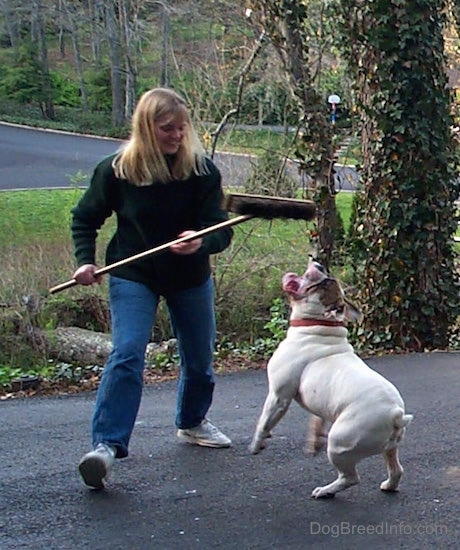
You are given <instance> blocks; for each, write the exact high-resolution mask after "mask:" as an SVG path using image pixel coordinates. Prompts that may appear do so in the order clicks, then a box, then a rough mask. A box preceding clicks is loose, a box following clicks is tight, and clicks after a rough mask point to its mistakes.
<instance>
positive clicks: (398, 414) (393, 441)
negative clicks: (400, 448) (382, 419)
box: [385, 407, 414, 450]
mask: <svg viewBox="0 0 460 550" xmlns="http://www.w3.org/2000/svg"><path fill="white" fill-rule="evenodd" d="M413 418H414V417H413V415H412V414H405V412H404V409H402V408H401V407H398V408H397V409H395V410H394V412H393V415H392V427H393V430H392V433H391V435H390V437H389V439H388V441H387V443H386V445H385V450H388V449H391V448H392V447H395V446H396V445H398V443H400V442H401V441H402V438H403V437H404V432H405V431H406V427H407V426H409V424H410V423H411V421H412V419H413Z"/></svg>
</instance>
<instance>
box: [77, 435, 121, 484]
mask: <svg viewBox="0 0 460 550" xmlns="http://www.w3.org/2000/svg"><path fill="white" fill-rule="evenodd" d="M115 454H116V451H115V449H114V448H113V447H110V446H109V445H106V444H105V443H99V445H97V447H96V448H95V449H94V451H90V452H89V453H86V454H85V455H84V456H83V457H82V459H81V460H80V462H79V464H78V471H79V472H80V475H81V477H82V479H83V481H84V483H85V485H87V486H88V487H91V488H92V489H103V488H104V487H105V482H106V479H107V477H108V475H109V472H110V469H111V468H112V466H113V463H114V462H115Z"/></svg>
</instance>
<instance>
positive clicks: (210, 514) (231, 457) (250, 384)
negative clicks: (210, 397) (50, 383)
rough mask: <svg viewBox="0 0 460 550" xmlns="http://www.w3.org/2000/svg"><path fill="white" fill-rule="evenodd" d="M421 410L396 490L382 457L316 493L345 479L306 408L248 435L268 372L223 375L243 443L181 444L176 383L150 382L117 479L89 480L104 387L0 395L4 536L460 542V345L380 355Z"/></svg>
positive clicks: (78, 545) (374, 544)
mask: <svg viewBox="0 0 460 550" xmlns="http://www.w3.org/2000/svg"><path fill="white" fill-rule="evenodd" d="M369 363H370V364H371V366H373V367H374V368H375V369H376V370H377V371H379V372H381V373H382V374H384V375H385V376H386V377H387V378H389V379H390V380H391V381H392V382H394V383H395V384H396V385H397V387H398V388H399V389H400V391H401V393H402V395H403V397H404V399H405V401H406V407H407V411H408V412H410V413H413V414H414V417H415V418H414V421H413V422H412V424H411V425H410V427H409V429H408V431H407V436H406V439H405V441H404V444H403V446H402V449H401V462H402V463H403V466H404V467H405V470H406V474H405V477H404V478H403V481H402V484H401V491H400V492H399V493H398V494H394V495H389V494H385V493H382V492H381V491H380V490H379V484H380V482H381V481H382V480H383V479H385V473H386V472H385V468H384V464H383V460H382V459H381V458H380V457H378V456H376V457H372V458H369V459H367V460H365V461H363V462H362V463H361V465H360V467H359V472H360V474H361V484H360V485H358V486H356V487H352V488H350V489H348V490H347V491H345V492H343V493H339V494H338V495H337V496H336V497H335V498H334V499H331V500H323V501H315V500H313V499H311V498H310V493H311V491H312V489H313V488H314V487H316V486H317V485H320V484H324V483H326V482H329V481H331V480H332V479H333V478H334V477H335V472H334V471H333V468H332V467H331V466H330V465H329V463H328V461H327V457H326V456H325V454H324V453H323V454H321V455H319V456H317V457H315V458H311V457H306V456H305V455H304V453H303V446H304V438H305V431H306V425H307V413H305V412H304V411H302V410H301V409H300V407H299V406H298V405H297V404H295V403H293V405H292V406H291V408H290V410H289V411H288V414H287V415H286V417H285V418H284V419H283V420H282V421H281V422H280V424H279V425H278V426H277V428H276V429H275V432H274V436H273V438H272V439H271V440H270V442H269V445H268V447H267V449H266V450H265V451H264V452H263V453H261V454H259V455H257V456H251V455H250V454H249V453H248V452H247V445H248V443H249V441H250V438H251V436H252V433H253V429H254V425H255V422H256V420H257V418H258V415H259V413H260V410H261V406H262V403H263V401H264V399H265V395H266V378H265V372H264V371H248V372H242V373H238V374H232V375H226V376H220V377H218V380H217V387H216V394H215V400H214V405H213V408H212V410H211V414H210V418H211V420H212V421H213V422H214V423H216V424H217V425H218V426H219V427H220V428H221V429H222V430H223V431H224V432H225V433H227V434H228V435H229V436H230V437H231V438H232V439H233V442H234V446H233V447H232V448H231V449H218V450H216V449H204V448H198V447H192V446H189V445H186V444H183V443H181V442H179V441H178V440H177V439H176V437H175V430H174V426H173V420H174V399H175V383H174V382H167V383H162V384H158V385H155V386H150V387H148V388H146V389H145V393H144V397H143V402H142V406H141V410H140V412H139V416H138V422H137V425H136V429H135V431H134V434H133V439H132V443H131V448H130V453H131V454H130V456H129V457H128V458H127V459H125V460H122V461H117V463H116V465H115V468H114V472H113V475H112V477H111V480H110V483H109V486H108V488H107V490H106V491H103V492H92V491H89V490H87V489H86V488H85V487H84V486H83V485H82V484H81V483H80V480H79V478H78V475H77V472H76V463H77V462H78V460H79V458H80V456H81V454H82V453H84V452H86V451H87V450H88V443H89V423H90V418H91V414H92V409H93V403H94V397H95V394H94V393H88V394H80V395H76V396H64V397H48V398H27V399H16V400H7V401H2V402H0V418H1V425H0V456H1V472H2V475H1V479H0V548H2V549H4V550H6V549H13V548H14V549H18V548H27V549H29V548H30V549H32V548H33V549H42V548H46V549H49V550H51V549H59V550H61V549H72V550H78V549H86V548H88V549H91V550H105V549H110V550H116V549H121V548H130V549H133V550H137V549H142V550H143V549H150V548H152V549H157V548H158V549H166V550H169V549H171V550H172V549H182V550H185V549H194V548H204V549H214V548H223V549H239V550H241V549H261V550H262V549H264V550H265V549H268V548H274V549H283V550H284V549H302V548H307V547H309V546H310V545H312V546H313V545H314V546H315V547H316V548H327V549H330V548H341V549H344V548H345V549H348V548H349V549H352V548H353V549H357V548H358V549H360V548H363V549H364V548H366V549H367V548H375V549H383V548H408V549H414V550H420V549H423V548H435V547H436V548H443V549H445V548H458V546H459V540H460V539H459V535H460V519H459V518H460V500H459V497H458V494H459V490H460V452H459V451H460V445H459V441H460V435H459V434H460V430H459V416H460V415H459V395H460V384H459V381H460V353H430V354H414V355H401V356H387V357H379V358H372V359H371V360H369Z"/></svg>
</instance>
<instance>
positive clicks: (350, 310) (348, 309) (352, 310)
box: [344, 298, 364, 323]
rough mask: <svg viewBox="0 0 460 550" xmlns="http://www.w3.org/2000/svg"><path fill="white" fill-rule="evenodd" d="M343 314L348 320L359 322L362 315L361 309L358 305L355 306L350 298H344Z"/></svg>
mask: <svg viewBox="0 0 460 550" xmlns="http://www.w3.org/2000/svg"><path fill="white" fill-rule="evenodd" d="M344 316H345V318H346V319H348V320H349V321H352V322H358V323H360V322H361V321H362V320H363V317H364V316H363V313H362V311H361V310H360V309H359V308H358V307H356V306H355V304H353V302H350V300H347V299H346V298H345V310H344Z"/></svg>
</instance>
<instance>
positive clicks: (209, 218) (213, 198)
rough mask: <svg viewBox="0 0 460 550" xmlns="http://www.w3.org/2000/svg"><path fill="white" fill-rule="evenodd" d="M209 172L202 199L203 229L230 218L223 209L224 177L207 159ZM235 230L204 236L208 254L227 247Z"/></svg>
mask: <svg viewBox="0 0 460 550" xmlns="http://www.w3.org/2000/svg"><path fill="white" fill-rule="evenodd" d="M207 165H208V170H209V173H208V174H207V175H206V176H205V185H204V186H203V192H202V196H201V197H200V201H201V216H200V218H201V219H200V224H201V229H204V228H206V227H210V226H212V225H216V224H219V223H221V222H224V221H226V220H228V219H229V218H228V214H227V212H226V211H225V210H224V209H223V207H222V204H223V199H224V194H223V190H222V177H221V174H220V172H219V170H218V168H217V167H216V166H215V164H214V163H213V162H212V161H211V160H210V159H208V160H207ZM232 236H233V230H232V229H231V228H230V227H226V228H224V229H221V230H220V231H216V232H215V233H211V234H210V235H206V236H205V237H203V245H202V247H203V249H204V250H205V251H206V252H207V253H208V254H217V253H218V252H222V250H224V249H225V248H227V247H228V246H229V244H230V242H231V240H232Z"/></svg>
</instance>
